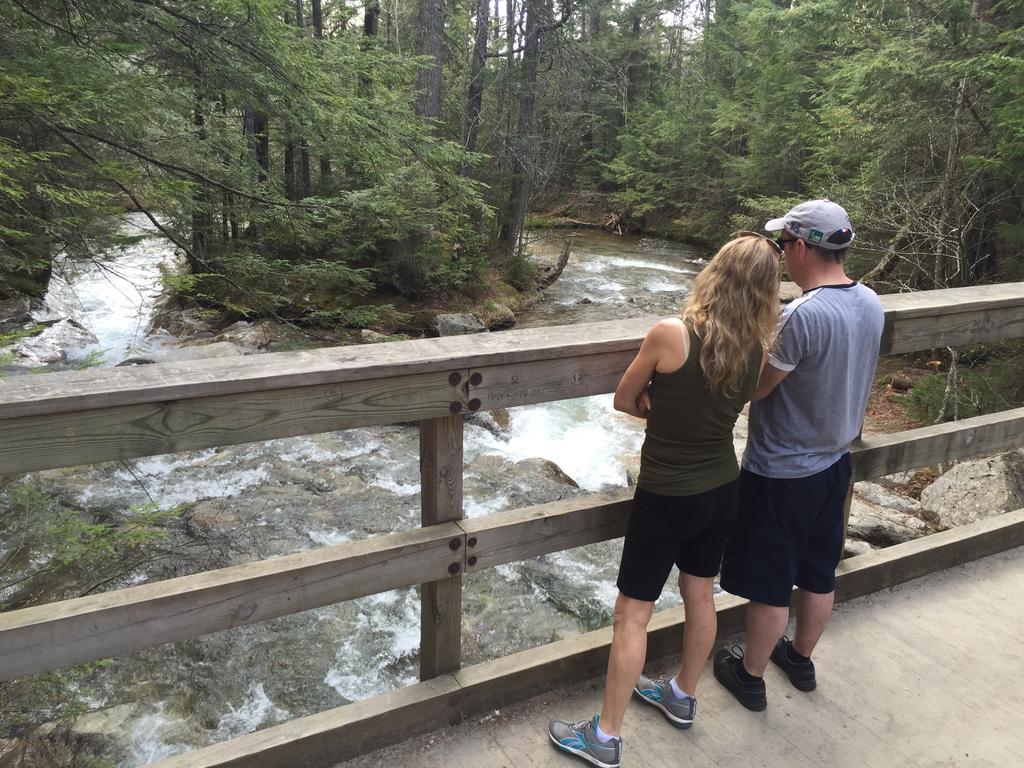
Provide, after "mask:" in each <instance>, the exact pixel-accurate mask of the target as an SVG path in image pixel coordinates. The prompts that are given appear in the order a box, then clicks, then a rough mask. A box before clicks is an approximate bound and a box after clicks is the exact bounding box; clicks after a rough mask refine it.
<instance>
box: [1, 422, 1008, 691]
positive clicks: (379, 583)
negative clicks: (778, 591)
mask: <svg viewBox="0 0 1024 768" xmlns="http://www.w3.org/2000/svg"><path fill="white" fill-rule="evenodd" d="M1022 425H1024V409H1016V410H1012V411H1005V412H1003V413H998V414H990V415H988V416H979V417H977V418H974V419H965V420H963V421H959V422H954V423H950V424H943V425H939V426H937V427H924V428H922V429H912V430H908V431H905V432H898V433H894V434H891V435H879V436H875V437H871V438H868V439H866V440H864V441H861V442H859V443H857V444H855V445H854V447H853V451H852V452H853V459H854V473H855V476H856V478H857V479H858V480H864V479H869V478H872V477H879V476H881V475H885V474H891V473H892V472H897V471H902V470H904V469H909V468H913V467H918V466H924V465H926V464H929V463H933V462H937V461H951V460H953V459H962V458H967V457H969V456H974V455H977V454H978V453H981V452H989V451H996V450H1004V449H1008V448H1013V447H1016V446H1017V445H1018V444H1019V442H1020V434H1021V431H1022V430H1021V427H1022ZM906 446H911V447H910V448H907V447H906ZM630 497H631V493H630V492H629V491H628V490H625V489H623V490H619V491H612V492H608V493H602V494H593V495H589V496H584V497H578V498H573V499H568V500H565V501H557V502H552V503H550V504H542V505H539V506H535V507H529V508H525V509H516V510H511V511H507V512H500V513H495V514H491V515H487V516H484V517H479V518H471V519H467V520H460V521H458V522H450V523H443V524H441V525H433V526H429V527H425V528H420V529H416V530H412V531H407V532H404V533H395V534H389V535H386V536H379V537H375V538H372V539H367V540H364V541H359V542H353V543H348V544H340V545H337V546H332V547H323V548H320V549H316V550H312V551H309V552H302V553H299V554H296V555H289V556H286V557H280V558H274V559H271V560H265V561H261V562H256V563H247V564H244V565H238V566H232V567H230V568H223V569H220V570H216V571H207V572H206V573H202V574H197V575H195V576H185V577H182V578H179V579H170V580H167V581H159V582H154V583H152V584H144V585H142V586H138V587H130V588H128V589H122V590H118V591H114V592H107V593H103V594H99V595H93V596H89V597H84V598H79V599H76V600H68V601H64V602H60V603H51V604H49V605H42V606H38V607H35V608H27V609H23V610H19V611H10V612H7V613H0V679H10V678H12V677H19V676H22V675H27V674H35V673H38V672H42V671H46V670H50V669H56V668H59V667H63V666H68V665H71V664H76V663H80V662H84V661H91V660H94V659H99V658H106V657H109V656H115V655H118V654H122V653H126V652H128V651H131V650H136V649H139V648H145V647H149V646H152V645H157V644H159V643H164V642H169V641H172V640H183V639H186V638H189V637H197V636H199V635H204V634H208V633H210V632H216V631H219V630H223V629H229V628H231V627H234V626H239V625H241V624H252V623H255V622H258V621H264V620H266V619H270V618H275V617H277V616H283V615H286V614H290V613H298V612H300V611H305V610H308V609H310V608H316V607H319V606H322V605H328V604H331V603H334V602H338V601H341V600H349V599H352V598H355V597H361V596H364V595H369V594H374V593H376V592H382V591H385V590H388V589H396V588H400V587H408V586H413V585H415V584H420V583H424V582H431V581H437V580H440V579H444V578H447V577H448V576H450V575H451V574H452V573H453V572H455V573H458V572H460V571H465V572H470V573H472V572H474V571H478V570H480V569H482V568H489V567H493V566H495V565H500V564H502V563H509V562H515V561H518V560H523V559H526V558H529V557H535V556H537V555H542V554H547V553H551V552H559V551H562V550H566V549H572V548H575V547H579V546H583V545H584V544H592V543H595V542H599V541H607V540H609V539H614V538H618V537H619V536H622V535H623V534H624V533H625V529H626V518H627V513H628V510H629V506H630Z"/></svg>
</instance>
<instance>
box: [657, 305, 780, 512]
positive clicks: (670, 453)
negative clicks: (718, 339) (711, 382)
mask: <svg viewBox="0 0 1024 768" xmlns="http://www.w3.org/2000/svg"><path fill="white" fill-rule="evenodd" d="M685 328H686V329H687V331H688V332H689V335H690V354H689V356H688V357H687V358H686V362H684V363H683V364H682V366H681V367H679V368H678V369H677V370H675V371H673V372H672V373H658V372H655V374H654V377H653V378H652V380H651V409H650V411H649V412H648V414H647V435H646V437H645V438H644V444H643V448H642V449H641V452H640V476H639V478H638V479H637V485H638V486H639V487H640V488H642V489H643V490H645V491H648V492H649V493H657V494H661V495H663V496H691V495H693V494H695V493H703V492H704V491H709V490H711V489H712V488H717V487H718V486H720V485H725V484H726V483H728V482H730V481H732V480H735V479H736V478H737V477H738V476H739V473H740V468H739V464H738V463H737V461H736V453H735V451H734V449H733V444H732V429H733V427H734V426H735V425H736V418H737V416H739V413H740V411H741V410H742V409H743V406H744V405H746V404H747V402H748V401H749V400H750V398H751V396H752V395H753V394H754V388H755V387H756V386H757V377H758V373H759V372H760V370H761V354H762V353H761V346H760V345H758V346H757V349H756V350H755V351H754V352H753V353H752V354H751V356H750V360H749V362H748V363H747V372H746V373H745V374H744V376H743V379H742V381H741V382H740V386H739V390H738V391H737V392H736V394H734V395H732V396H727V395H723V394H721V393H716V392H711V391H710V390H709V389H708V387H707V383H706V382H705V379H704V373H703V371H702V370H701V367H700V347H701V340H700V338H699V337H698V336H697V334H696V333H695V332H694V330H693V328H692V327H691V325H690V324H689V323H686V324H685Z"/></svg>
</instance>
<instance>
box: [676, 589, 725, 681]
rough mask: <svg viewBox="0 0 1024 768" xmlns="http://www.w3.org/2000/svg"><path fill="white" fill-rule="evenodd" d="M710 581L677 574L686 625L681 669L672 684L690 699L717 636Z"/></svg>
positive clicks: (713, 596)
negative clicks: (684, 692)
mask: <svg viewBox="0 0 1024 768" xmlns="http://www.w3.org/2000/svg"><path fill="white" fill-rule="evenodd" d="M714 582H715V580H714V578H703V577H700V576H691V575H690V574H688V573H680V574H679V594H680V595H681V596H682V598H683V610H684V611H685V616H686V624H685V628H684V629H683V666H682V668H681V669H680V670H679V673H678V674H677V675H676V685H678V686H679V687H680V688H681V689H682V690H684V691H686V693H688V694H690V695H691V696H695V695H696V694H697V683H698V682H700V676H701V673H702V672H703V671H704V664H705V663H707V660H708V656H709V655H710V654H711V648H712V647H713V646H714V644H715V636H716V635H717V634H718V614H716V613H715V593H714Z"/></svg>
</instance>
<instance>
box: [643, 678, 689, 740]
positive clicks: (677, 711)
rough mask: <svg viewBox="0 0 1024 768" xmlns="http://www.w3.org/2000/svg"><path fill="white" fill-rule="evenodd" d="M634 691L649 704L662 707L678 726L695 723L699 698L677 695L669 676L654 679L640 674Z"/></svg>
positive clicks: (664, 712) (685, 726)
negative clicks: (694, 718) (662, 678)
mask: <svg viewBox="0 0 1024 768" xmlns="http://www.w3.org/2000/svg"><path fill="white" fill-rule="evenodd" d="M633 691H634V693H636V695H637V696H639V697H640V698H641V699H643V700H644V701H646V702H647V703H648V704H650V705H651V706H654V707H657V708H658V709H660V710H661V713H662V714H663V715H665V717H667V718H668V721H669V722H670V723H672V725H674V726H676V728H689V727H690V726H691V725H693V716H694V715H696V714H697V700H696V699H694V698H691V697H690V696H676V692H675V691H674V690H672V683H670V682H669V679H668V678H667V677H666V678H665V679H664V680H652V679H651V678H649V677H645V676H644V675H640V679H639V680H637V681H636V685H635V686H634V687H633Z"/></svg>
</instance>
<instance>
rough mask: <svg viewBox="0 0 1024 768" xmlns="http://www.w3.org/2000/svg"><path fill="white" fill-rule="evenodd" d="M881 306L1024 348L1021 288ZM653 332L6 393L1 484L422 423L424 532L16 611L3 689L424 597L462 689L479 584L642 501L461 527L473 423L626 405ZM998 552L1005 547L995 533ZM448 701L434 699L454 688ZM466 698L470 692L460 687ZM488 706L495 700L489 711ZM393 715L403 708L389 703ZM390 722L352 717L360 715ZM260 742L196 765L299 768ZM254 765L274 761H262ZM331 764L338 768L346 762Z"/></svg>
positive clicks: (99, 379) (892, 340) (998, 434)
mask: <svg viewBox="0 0 1024 768" xmlns="http://www.w3.org/2000/svg"><path fill="white" fill-rule="evenodd" d="M883 306H884V308H885V315H886V323H885V332H884V336H883V341H882V350H881V352H882V354H883V355H884V354H898V353H904V352H911V351H915V350H922V349H931V348H934V347H939V346H945V345H955V344H961V343H964V342H968V341H983V340H993V339H1000V338H1010V337H1019V336H1024V283H1013V284H1001V285H992V286H985V287H978V288H964V289H951V290H944V291H930V292H922V293H915V294H900V295H892V296H885V297H883ZM651 322H652V320H651V319H650V318H645V319H640V320H628V321H613V322H605V323H593V324H587V325H578V326H567V327H556V328H536V329H529V330H518V331H506V332H502V333H495V334H485V335H476V336H461V337H448V338H441V339H424V340H417V341H406V342H397V343H384V344H377V345H373V346H361V347H341V348H333V349H322V350H316V351H306V352H292V353H278V354H268V355H262V356H257V357H247V358H241V359H239V358H232V359H227V360H209V361H195V362H187V363H178V364H164V365H156V366H144V367H137V368H127V369H92V370H87V371H80V372H73V373H66V374H53V375H45V376H31V377H28V376H26V377H20V378H15V379H10V380H5V381H0V467H2V470H0V471H2V472H3V474H6V475H11V474H20V473H24V472H31V471H36V470H42V469H49V468H56V467H66V466H76V465H79V464H83V463H95V462H101V461H111V460H118V459H128V458H134V457H139V456H148V455H154V454H163V453H172V452H177V451H184V450H192V449H198V448H208V447H212V446H219V445H231V444H237V443H245V442H250V441H255V440H266V439H270V438H278V437H286V436H293V435H304V434H314V433H319V432H326V431H332V430H341V429H348V428H352V427H360V426H369V425H377V424H389V423H398V422H409V421H416V422H419V424H420V471H421V497H422V524H423V527H421V528H418V529H414V530H410V531H404V532H400V533H393V534H389V535H385V536H378V537H375V538H371V539H367V540H364V541H359V542H354V543H348V544H341V545H338V546H329V547H322V548H319V549H315V550H311V551H306V552H302V553H299V554H294V555H288V556H284V557H278V558H273V559H270V560H264V561H259V562H251V563H245V564H242V565H237V566H232V567H229V568H222V569H219V570H214V571H208V572H205V573H200V574H197V575H194V576H186V577H183V578H177V579H170V580H167V581H160V582H154V583H150V584H144V585H141V586H137V587H131V588H128V589H121V590H117V591H113V592H108V593H103V594H98V595H93V596H89V597H84V598H80V599H75V600H67V601H63V602H58V603H51V604H48V605H41V606H37V607H33V608H27V609H22V610H17V611H10V612H7V613H0V679H3V680H6V679H12V678H16V677H21V676H25V675H31V674H37V673H39V672H43V671H47V670H52V669H57V668H60V667H64V666H68V665H72V664H77V663H81V662H86V661H90V660H95V659H99V658H107V657H111V656H117V655H121V654H124V653H127V652H129V651H132V650H136V649H140V648H145V647H149V646H152V645H156V644H159V643H165V642H171V641H175V640H182V639H186V638H191V637H196V636H199V635H204V634H207V633H210V632H216V631H219V630H223V629H228V628H231V627H237V626H240V625H245V624H252V623H255V622H260V621H265V620H267V619H271V618H274V617H278V616H284V615H288V614H292V613H298V612H301V611H305V610H308V609H311V608H315V607H318V606H323V605H328V604H331V603H336V602H339V601H343V600H350V599H353V598H356V597H361V596H364V595H370V594H374V593H378V592H382V591H386V590H390V589H395V588H399V587H408V586H412V585H417V584H419V585H423V588H422V590H421V600H422V620H421V662H420V664H421V670H420V672H421V679H423V680H430V679H432V678H435V677H438V676H440V675H448V677H447V678H446V680H451V679H454V678H451V676H450V675H449V674H448V673H453V672H454V671H456V670H458V669H459V667H460V657H461V651H460V646H461V632H460V627H461V589H462V578H463V574H466V573H472V572H474V571H477V570H480V569H483V568H489V567H493V566H495V565H499V564H501V563H508V562H513V561H517V560H522V559H525V558H530V557H534V556H536V555H540V554H544V553H549V552H555V551H560V550H564V549H570V548H573V547H578V546H581V545H584V544H589V543H593V542H598V541H604V540H607V539H612V538H616V537H619V536H621V535H623V533H624V531H625V522H626V516H627V511H628V508H629V495H628V494H627V493H626V492H616V493H611V494H597V495H592V496H589V497H583V498H576V499H572V500H569V501H561V502H555V503H551V504H544V505H540V506H537V507H531V508H528V509H518V510H510V511H506V512H502V513H498V514H492V515H487V516H485V517H480V518H474V519H471V520H464V519H463V516H462V458H463V423H464V421H463V415H464V414H466V413H470V412H474V411H486V410H489V409H492V408H497V407H509V406H517V405H525V404H531V403H540V402H548V401H554V400H561V399H565V398H573V397H583V396H588V395H595V394H602V393H607V392H611V391H613V390H614V388H615V385H616V383H617V382H618V379H619V378H620V376H621V374H622V372H623V371H624V370H625V368H626V365H627V364H628V363H629V361H630V360H631V359H632V357H633V355H634V354H635V353H636V350H637V349H638V347H639V344H640V340H641V339H642V337H643V334H644V333H645V332H646V330H647V328H648V327H649V326H650V324H651ZM1022 427H1024V408H1018V409H1015V410H1010V411H1005V412H1002V413H998V414H992V415H989V416H981V417H977V418H973V419H965V420H963V421H959V422H956V423H952V424H942V425H938V426H933V427H926V428H923V429H915V430H909V431H906V432H901V433H896V434H890V435H882V436H877V437H870V438H865V439H864V440H862V441H858V443H857V444H856V445H855V446H854V449H853V453H854V473H855V478H856V479H858V480H861V479H867V478H871V477H878V476H882V475H887V474H891V473H894V472H898V471H902V470H906V469H912V468H915V467H920V466H927V465H930V464H935V463H938V462H946V461H950V460H953V459H958V458H964V457H967V456H972V455H977V454H981V453H986V452H992V451H997V450H1003V449H1008V448H1011V447H1015V446H1017V445H1019V443H1020V438H1021V435H1022V434H1024V429H1022ZM342 512H343V510H342ZM1022 520H1024V518H1022ZM1021 522H1022V521H1014V522H1013V525H1014V526H1015V527H1014V529H1013V530H1014V531H1015V533H1014V534H1013V536H1011V537H1010V538H1009V539H1005V540H1004V542H1003V543H1009V544H1012V543H1013V542H1014V541H1018V540H1019V530H1021V531H1024V525H1021ZM1018 529H1019V530H1018ZM986 541H987V542H990V541H994V539H993V537H992V536H991V535H989V538H987V539H986ZM986 546H995V544H987V545H986ZM986 551H987V550H986ZM549 661H551V662H556V661H557V659H550V660H549ZM460 675H461V679H462V680H463V681H465V680H466V679H467V678H466V674H465V673H460ZM469 677H470V679H471V678H472V675H470V676H469ZM549 677H550V676H549ZM550 679H551V680H556V679H557V678H556V677H550ZM449 684H450V683H449V682H445V683H443V685H449ZM475 684H480V681H477V683H475ZM439 685H441V687H440V688H439V687H438V686H434V687H435V688H436V689H437V690H442V689H443V685H442V684H440V683H439ZM466 685H467V683H465V682H462V683H460V686H461V688H460V690H465V689H466ZM524 690H525V689H524ZM435 692H436V691H435ZM416 696H419V693H416ZM489 700H490V699H488V697H487V696H486V695H481V696H478V698H477V699H476V701H478V702H484V701H489ZM381 701H382V702H384V703H385V704H386V702H387V701H390V699H388V698H387V695H386V696H385V697H383V698H382V699H381ZM378 705H380V704H379V703H378V704H365V703H357V704H352V705H348V706H349V707H350V708H354V709H352V710H350V711H351V712H363V711H369V710H372V709H373V707H374V706H378ZM380 706H383V705H380ZM395 706H397V705H395ZM325 717H327V714H326V713H325ZM346 722H349V720H346ZM310 727H313V726H312V725H311V726H310ZM300 730H301V729H300ZM406 733H408V731H406ZM257 736H258V734H254V735H253V736H251V737H243V738H248V739H255V741H252V742H251V744H252V745H256V746H251V747H250V749H252V750H255V752H253V753H251V754H250V753H246V754H247V755H248V757H246V758H245V759H242V758H236V757H231V758H230V759H229V758H224V760H219V759H217V760H215V759H213V758H210V761H207V762H202V761H201V760H200V758H199V757H197V756H193V757H189V758H188V759H187V760H186V762H183V763H181V764H182V765H185V764H193V765H199V764H203V765H207V764H209V765H214V764H216V765H229V764H232V765H233V764H239V765H241V764H261V765H262V764H265V765H287V764H289V763H288V760H289V759H292V758H294V755H291V756H289V755H288V753H287V752H286V751H282V749H281V746H282V745H281V742H280V738H279V737H273V738H277V741H275V742H274V748H273V749H271V748H270V747H268V746H265V745H264V747H259V744H261V743H263V742H260V741H259V739H257ZM260 738H263V739H264V740H265V739H267V738H271V737H270V736H269V735H264V736H263V737H260ZM296 738H298V737H296ZM236 741H237V740H236ZM232 743H233V742H232ZM230 751H231V750H227V751H226V752H224V753H225V754H227V752H230ZM200 752H202V750H201V751H200ZM257 753H258V754H262V755H263V758H262V759H260V760H257V759H256V758H255V757H253V756H252V755H253V754H257ZM279 753H280V755H281V756H280V757H275V755H278V754H279ZM313 753H315V750H314V751H313ZM211 754H213V753H211ZM232 754H235V753H232ZM311 754H312V753H311ZM325 754H327V753H325ZM329 754H330V755H332V756H333V757H334V758H338V757H339V753H338V751H337V750H336V749H335V750H333V751H331V752H329ZM194 755H198V753H194ZM310 759H314V758H310ZM232 761H234V762H232ZM172 762H173V761H172ZM168 764H170V763H168Z"/></svg>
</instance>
